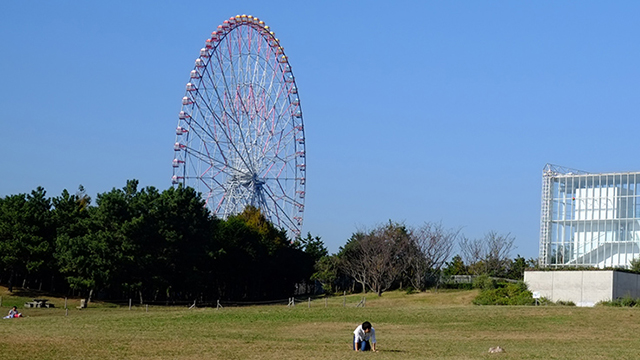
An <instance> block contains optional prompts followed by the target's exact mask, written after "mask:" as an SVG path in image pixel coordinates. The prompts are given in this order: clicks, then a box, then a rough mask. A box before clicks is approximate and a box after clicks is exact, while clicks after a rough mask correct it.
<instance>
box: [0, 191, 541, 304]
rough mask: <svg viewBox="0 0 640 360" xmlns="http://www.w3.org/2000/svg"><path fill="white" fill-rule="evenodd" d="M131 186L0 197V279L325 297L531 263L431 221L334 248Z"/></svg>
mask: <svg viewBox="0 0 640 360" xmlns="http://www.w3.org/2000/svg"><path fill="white" fill-rule="evenodd" d="M138 185H139V183H138V181H137V180H130V181H128V182H127V183H126V186H125V187H123V188H121V189H116V188H114V189H112V190H111V191H109V192H105V193H101V194H98V195H97V198H96V201H95V204H92V199H91V198H90V197H89V196H88V195H87V194H86V192H85V190H84V189H83V188H82V186H80V187H79V189H78V191H77V192H76V193H75V194H71V193H69V192H68V191H67V190H64V191H62V193H61V194H60V195H59V196H57V197H53V198H49V197H47V195H46V191H45V190H44V189H43V188H41V187H38V188H37V189H35V190H33V191H32V192H31V193H30V194H17V195H9V196H6V197H4V198H0V270H2V272H0V283H2V284H6V285H7V286H8V287H9V290H12V288H13V287H14V286H21V287H23V288H24V287H28V288H35V289H40V290H47V291H52V292H57V293H69V294H71V295H81V296H85V297H89V298H91V297H95V296H97V297H99V298H102V299H129V298H139V299H140V301H141V302H142V301H147V302H148V301H157V302H163V301H164V302H172V301H174V302H175V301H180V300H190V301H193V300H194V299H200V300H203V301H215V300H232V301H257V300H269V299H283V298H287V297H289V296H291V295H292V294H294V293H295V292H296V291H298V293H301V292H312V291H313V290H314V282H317V283H319V284H321V285H322V288H324V290H325V291H326V292H329V293H335V292H342V291H349V292H357V291H372V292H375V293H377V294H378V295H382V293H383V292H385V291H388V290H391V289H397V288H412V289H416V290H424V289H426V288H428V287H433V286H436V287H437V286H440V285H442V283H443V282H444V281H446V279H447V277H451V276H454V275H481V274H486V275H488V276H492V277H504V278H512V279H522V277H523V273H524V269H525V268H526V267H533V266H535V260H533V259H529V260H525V259H524V258H522V257H520V256H519V255H518V256H517V257H516V258H514V259H511V252H512V250H513V247H514V245H513V244H514V241H515V238H514V237H513V236H511V235H510V234H500V233H498V232H496V231H490V232H488V233H487V234H486V235H485V236H484V237H482V238H478V239H468V238H466V237H465V236H463V235H462V234H461V232H460V229H447V228H445V227H444V226H443V225H442V224H441V223H429V222H427V223H424V224H422V225H421V226H417V227H414V226H407V225H405V224H402V223H397V222H393V221H389V222H388V223H385V224H380V225H378V226H375V227H373V228H371V229H368V230H360V231H357V232H355V233H354V234H352V236H351V237H350V238H349V239H348V240H347V241H346V243H345V244H344V245H343V246H342V247H340V248H339V250H338V252H337V253H335V254H332V255H329V254H328V251H327V248H326V247H325V245H324V243H323V242H322V240H321V238H320V237H318V236H315V237H313V236H311V234H307V236H306V237H305V238H297V239H290V238H289V237H288V235H287V233H286V231H285V230H282V229H278V228H276V227H275V226H274V225H273V224H271V223H270V222H269V221H268V220H267V219H266V218H265V217H264V215H263V214H262V213H261V212H260V210H259V209H256V208H254V207H247V208H246V209H245V210H244V211H243V212H242V213H241V214H238V215H235V216H231V217H229V218H227V219H224V220H223V219H218V218H216V217H215V216H213V215H212V214H211V212H210V211H209V210H208V209H207V207H206V206H205V202H204V200H203V199H202V198H201V197H200V194H198V193H197V192H196V191H195V190H193V189H192V188H189V187H182V186H178V187H176V188H169V189H167V190H164V191H159V190H157V189H156V188H154V187H145V188H139V186H138ZM456 250H458V254H457V255H455V256H453V255H454V252H455V251H456ZM301 289H302V290H301Z"/></svg>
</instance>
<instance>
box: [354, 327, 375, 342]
mask: <svg viewBox="0 0 640 360" xmlns="http://www.w3.org/2000/svg"><path fill="white" fill-rule="evenodd" d="M353 335H355V341H356V342H361V341H363V340H364V341H369V342H370V343H372V344H375V343H376V329H374V328H373V327H371V331H370V332H368V333H366V332H364V330H362V325H358V327H357V328H356V329H355V330H354V331H353Z"/></svg>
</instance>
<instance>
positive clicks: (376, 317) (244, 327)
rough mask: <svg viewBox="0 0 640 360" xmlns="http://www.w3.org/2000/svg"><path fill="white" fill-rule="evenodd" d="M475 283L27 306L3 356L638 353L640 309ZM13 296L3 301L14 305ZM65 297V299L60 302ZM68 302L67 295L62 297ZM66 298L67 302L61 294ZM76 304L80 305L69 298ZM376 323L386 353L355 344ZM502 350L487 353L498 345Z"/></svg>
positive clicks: (12, 323)
mask: <svg viewBox="0 0 640 360" xmlns="http://www.w3.org/2000/svg"><path fill="white" fill-rule="evenodd" d="M475 294H476V292H475V291H443V292H439V293H421V294H413V295H406V294H404V293H402V292H393V293H385V294H384V295H383V296H382V298H377V296H375V295H373V294H368V295H367V301H366V307H365V308H356V307H355V304H356V303H357V302H358V301H359V300H360V298H361V295H354V296H349V297H348V301H347V307H346V308H345V307H342V302H343V300H342V298H341V297H336V298H331V299H329V300H328V302H327V307H325V300H323V299H319V300H315V301H312V302H311V308H308V304H307V303H306V302H303V303H299V304H298V305H297V306H296V307H295V308H287V307H286V306H284V305H277V306H255V307H244V308H224V309H222V310H215V309H210V308H208V309H193V310H188V309H186V308H179V309H178V308H158V307H150V308H149V312H146V311H145V309H144V308H140V307H138V308H134V309H133V310H131V311H129V310H128V308H109V307H106V306H101V307H95V308H89V309H85V310H76V309H75V308H73V309H69V316H65V311H64V310H63V309H60V308H57V309H37V310H36V309H33V310H31V309H22V311H23V312H24V313H25V314H26V315H27V316H28V317H27V318H23V319H11V320H2V321H1V322H0V358H1V359H29V360H33V359H80V358H82V359H362V358H376V359H490V358H501V359H614V358H615V359H637V358H639V357H640V355H639V353H640V336H639V335H638V333H639V331H640V324H639V322H640V321H639V320H640V309H635V308H633V309H628V308H604V307H598V308H576V307H561V306H552V307H497V306H487V307H479V306H474V305H471V304H470V301H471V299H472V298H473V297H474V296H475ZM8 299H9V296H7V295H5V296H4V304H3V307H2V308H1V309H0V310H1V311H2V312H3V313H4V312H6V311H8V308H7V306H6V305H5V304H7V303H8V302H9V301H8ZM59 301H60V300H59V299H58V300H56V302H59ZM56 305H59V304H56ZM60 305H61V304H60ZM70 306H71V305H70ZM364 320H369V321H371V322H372V323H373V326H374V327H375V328H376V334H377V337H378V345H379V348H380V352H379V353H375V354H374V353H366V354H360V353H357V354H356V353H353V352H352V351H351V350H350V345H351V332H352V331H353V329H354V328H355V327H356V326H357V325H358V323H362V322H363V321H364ZM498 345H499V346H501V347H503V348H504V349H505V350H506V352H505V353H503V354H488V353H487V350H488V349H489V347H491V346H498Z"/></svg>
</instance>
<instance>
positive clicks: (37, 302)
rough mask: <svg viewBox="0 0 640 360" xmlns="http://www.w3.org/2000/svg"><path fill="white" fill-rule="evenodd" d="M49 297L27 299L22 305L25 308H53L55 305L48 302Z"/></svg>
mask: <svg viewBox="0 0 640 360" xmlns="http://www.w3.org/2000/svg"><path fill="white" fill-rule="evenodd" d="M48 301H49V299H33V301H29V302H26V303H24V307H26V308H43V307H45V308H53V307H55V305H53V304H52V303H50V302H48Z"/></svg>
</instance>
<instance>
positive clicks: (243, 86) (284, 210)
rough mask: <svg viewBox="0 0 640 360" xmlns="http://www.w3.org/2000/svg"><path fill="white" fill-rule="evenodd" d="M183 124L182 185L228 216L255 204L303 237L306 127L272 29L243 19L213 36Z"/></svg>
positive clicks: (190, 87)
mask: <svg viewBox="0 0 640 360" xmlns="http://www.w3.org/2000/svg"><path fill="white" fill-rule="evenodd" d="M178 118H179V119H178V126H177V128H176V142H175V144H174V150H175V156H174V159H173V177H172V179H171V181H172V183H173V184H174V185H175V184H184V185H187V186H191V187H193V188H194V189H196V190H197V191H199V192H201V193H202V196H203V198H204V199H205V201H206V204H207V207H208V208H209V209H210V210H211V211H212V212H213V213H214V214H215V215H216V216H218V217H220V218H227V217H228V216H230V215H233V214H237V213H240V212H242V211H243V210H244V209H245V207H246V206H248V205H251V206H254V207H257V208H259V209H260V210H261V211H262V213H263V214H264V215H265V216H266V217H267V218H268V219H269V220H270V221H271V222H272V223H273V224H274V225H275V226H277V227H279V228H282V229H286V230H288V231H290V233H292V234H294V235H300V230H301V227H302V220H303V214H304V199H305V182H306V175H305V174H306V161H305V159H306V150H305V136H304V124H303V121H302V111H301V107H300V100H299V98H298V88H297V86H296V81H295V78H294V76H293V72H292V71H291V65H290V64H289V59H288V58H287V56H286V55H285V53H284V49H283V48H282V46H281V44H280V41H279V40H278V39H277V38H276V37H275V34H274V33H273V31H272V30H271V29H270V28H269V26H267V25H265V24H264V22H263V21H260V19H258V18H257V17H253V16H250V15H249V16H247V15H237V16H235V17H231V18H229V20H225V21H224V22H223V23H222V24H221V25H219V26H218V28H217V29H216V30H215V31H214V32H213V33H211V37H210V38H209V39H207V40H206V42H205V47H203V48H202V49H200V56H199V57H198V58H197V59H196V60H195V67H194V69H193V70H191V73H190V81H189V83H187V85H186V94H185V96H184V97H183V98H182V109H181V111H180V113H179V116H178Z"/></svg>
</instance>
